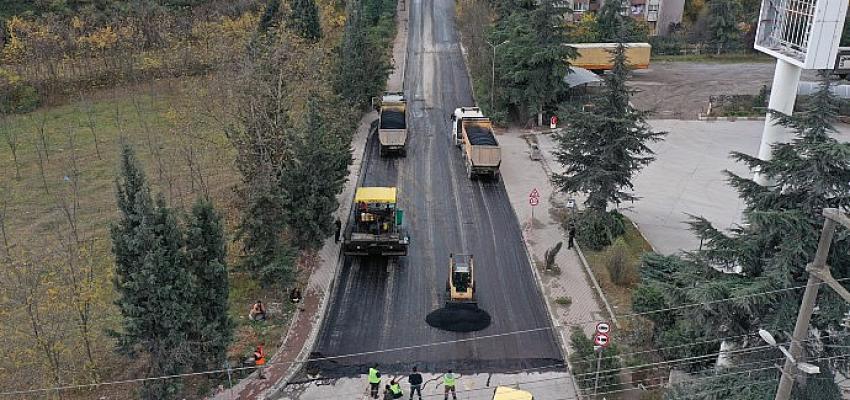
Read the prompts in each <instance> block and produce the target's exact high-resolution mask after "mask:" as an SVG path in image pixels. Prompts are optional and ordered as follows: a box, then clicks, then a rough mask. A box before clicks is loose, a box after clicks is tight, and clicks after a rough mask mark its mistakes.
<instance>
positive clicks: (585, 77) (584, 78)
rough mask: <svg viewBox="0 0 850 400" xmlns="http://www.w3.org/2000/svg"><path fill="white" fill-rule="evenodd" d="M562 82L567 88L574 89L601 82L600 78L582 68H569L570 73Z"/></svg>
mask: <svg viewBox="0 0 850 400" xmlns="http://www.w3.org/2000/svg"><path fill="white" fill-rule="evenodd" d="M564 82H566V83H567V85H568V86H569V87H571V88H574V87H578V86H582V85H589V84H592V83H597V82H602V78H600V77H599V75H596V74H594V73H593V72H591V71H588V70H586V69H584V68H581V67H570V71H569V72H568V73H567V76H565V77H564Z"/></svg>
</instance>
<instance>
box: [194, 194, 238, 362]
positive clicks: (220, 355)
mask: <svg viewBox="0 0 850 400" xmlns="http://www.w3.org/2000/svg"><path fill="white" fill-rule="evenodd" d="M187 225H188V226H187V228H186V268H187V269H188V270H189V272H190V273H191V274H192V277H193V280H194V284H193V286H192V287H193V288H194V291H193V293H192V297H191V298H192V309H193V313H194V315H193V317H192V319H191V320H192V322H193V328H192V332H191V336H192V340H193V341H195V342H198V343H199V345H198V346H197V350H196V351H195V352H194V354H195V355H196V356H197V357H194V358H195V360H194V361H195V362H194V363H193V364H194V366H195V369H196V370H201V369H204V368H217V367H221V365H222V363H223V362H224V360H225V358H226V356H227V346H228V345H229V344H230V341H231V340H232V338H233V321H231V320H230V316H229V315H228V303H227V299H228V295H229V285H228V275H227V261H226V260H225V258H226V256H227V251H226V248H225V238H224V227H223V226H222V222H221V217H220V216H219V215H218V213H216V211H215V208H214V207H213V205H212V203H211V202H210V201H209V200H204V199H200V198H199V199H198V201H197V202H196V203H195V205H194V206H193V207H192V214H191V216H190V218H189V223H188V224H187Z"/></svg>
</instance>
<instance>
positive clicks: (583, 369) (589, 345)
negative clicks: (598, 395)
mask: <svg viewBox="0 0 850 400" xmlns="http://www.w3.org/2000/svg"><path fill="white" fill-rule="evenodd" d="M593 346H594V345H593V341H592V340H591V339H590V338H589V337H587V336H586V335H585V334H584V331H582V330H581V328H578V327H573V330H572V333H571V334H570V347H571V348H572V349H573V353H572V354H571V355H570V364H572V373H573V376H574V377H575V378H576V383H577V384H578V385H579V386H580V387H581V388H582V389H593V386H594V383H595V379H596V376H595V374H594V372H595V371H596V363H597V361H598V357H599V355H598V354H597V353H596V351H595V350H594V349H593ZM619 354H620V351H619V350H618V349H617V346H616V345H614V344H611V345H609V346H608V347H606V348H605V350H604V351H603V352H602V363H601V364H600V368H599V370H600V371H608V372H602V373H600V374H599V391H600V392H608V391H615V390H618V389H619V388H620V387H621V384H620V378H619V370H620V368H622V366H621V364H620V357H619Z"/></svg>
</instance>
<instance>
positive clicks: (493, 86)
mask: <svg viewBox="0 0 850 400" xmlns="http://www.w3.org/2000/svg"><path fill="white" fill-rule="evenodd" d="M484 42H485V43H487V44H489V45H490V47H492V48H493V62H492V63H491V68H490V107H491V108H492V110H491V112H492V111H493V110H495V109H496V105H495V104H493V102H494V94H495V93H496V48H497V47H499V46H501V45H503V44H506V43H510V42H511V41H510V40H505V41H504V42H502V43H499V44H493V43H490V42H488V41H486V40H485V41H484Z"/></svg>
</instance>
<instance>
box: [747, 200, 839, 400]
mask: <svg viewBox="0 0 850 400" xmlns="http://www.w3.org/2000/svg"><path fill="white" fill-rule="evenodd" d="M823 216H824V221H823V230H822V231H821V234H820V238H819V239H818V249H817V251H816V252H815V259H814V260H813V261H812V262H811V263H810V264H809V265H807V266H806V271H808V273H809V279H808V281H807V282H806V291H805V292H804V293H803V301H802V303H801V304H800V311H799V313H798V314H797V323H796V324H795V325H794V334H793V336H792V337H791V346H790V348H789V349H788V353H786V356H785V365H784V366H783V367H782V376H781V377H780V379H779V387H778V388H776V397H775V400H788V399H790V398H791V389H792V387H793V386H794V379H793V377H792V372H793V370H794V366H795V365H796V364H797V363H795V362H794V361H795V360H796V359H798V358H800V355H801V354H802V352H803V346H802V344H801V343H802V342H803V340H805V339H806V334H807V333H808V332H809V322H810V321H811V319H812V313H814V311H815V299H817V297H818V290H819V289H820V285H821V283H825V284H826V285H827V286H829V287H831V288H832V290H835V291H836V292H837V293H838V295H839V296H841V298H843V299H844V301H846V302H850V292H848V291H847V289H845V288H844V286H841V284H840V283H838V281H836V280H835V278H833V277H832V273H831V272H830V271H829V266H828V265H826V258H827V256H828V255H829V247H830V246H831V245H832V237H833V236H834V235H835V228H836V227H837V225H838V224H841V225H844V227H845V228H850V218H848V217H847V215H845V214H843V213H841V212H840V211H838V209H835V208H825V209H824V210H823ZM759 335H761V336H762V338H763V339H765V340H767V338H765V336H764V335H762V334H761V332H759ZM771 339H772V336H771ZM773 342H774V343H775V342H776V341H775V340H773ZM768 343H770V342H768ZM783 353H785V352H784V351H783Z"/></svg>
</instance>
